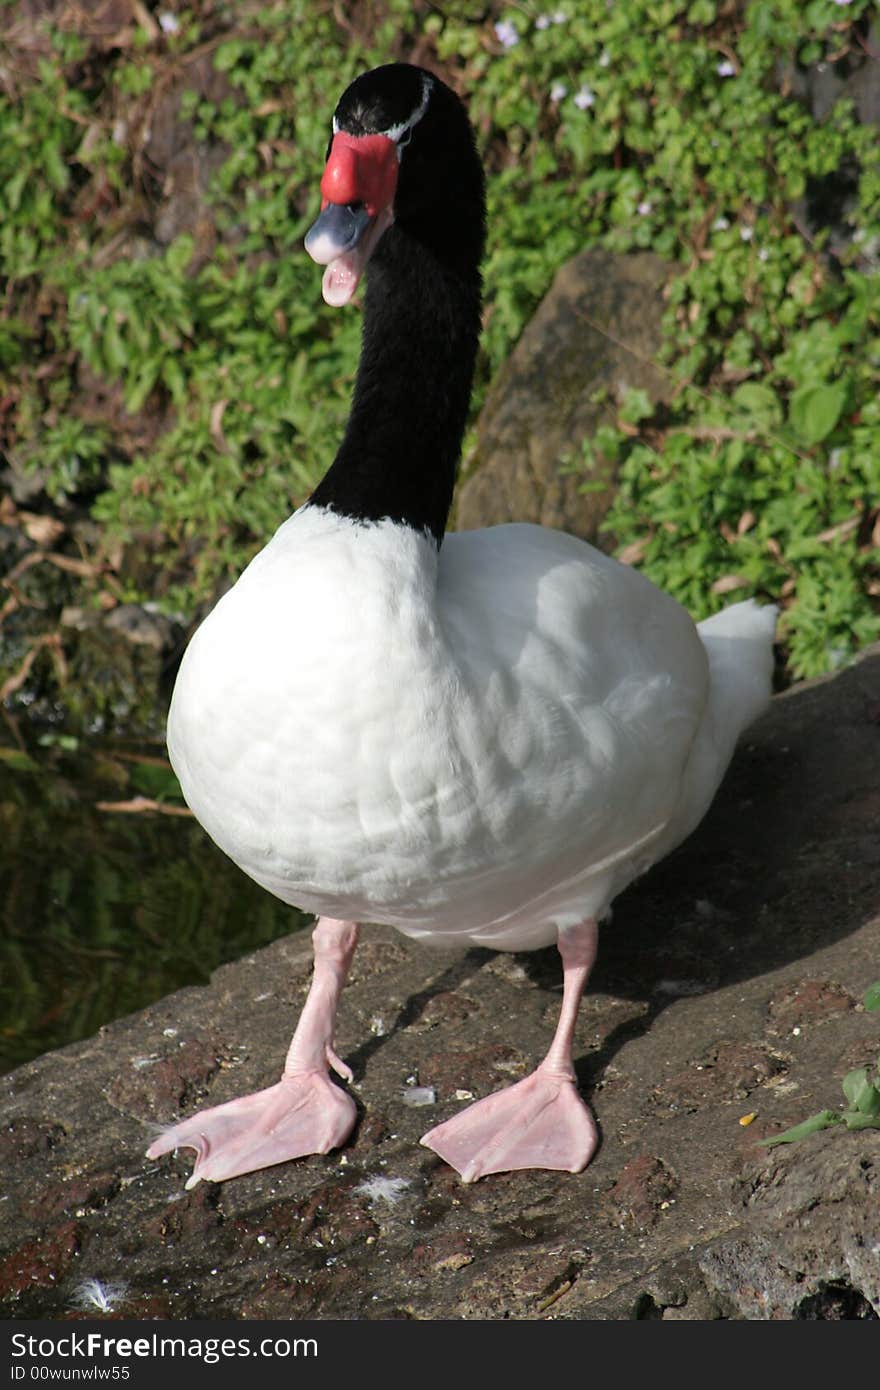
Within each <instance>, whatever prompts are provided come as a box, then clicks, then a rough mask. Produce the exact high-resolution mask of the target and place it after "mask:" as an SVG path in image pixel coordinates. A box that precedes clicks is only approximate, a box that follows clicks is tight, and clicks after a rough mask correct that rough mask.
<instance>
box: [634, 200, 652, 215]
mask: <svg viewBox="0 0 880 1390" xmlns="http://www.w3.org/2000/svg"><path fill="white" fill-rule="evenodd" d="M653 206H654V204H653V203H649V202H648V200H647V198H643V199H642V201H641V202H640V203H639V205H638V207H637V208H636V212H637V213H638V214H639V217H647V216H648V213H649V212H650V211H651V209H652V207H653Z"/></svg>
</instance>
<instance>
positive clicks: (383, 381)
mask: <svg viewBox="0 0 880 1390" xmlns="http://www.w3.org/2000/svg"><path fill="white" fill-rule="evenodd" d="M479 331H480V276H479V271H478V270H477V269H476V268H475V267H474V268H473V269H464V270H463V269H462V267H461V266H458V267H452V266H450V265H448V264H442V263H441V261H440V260H439V259H438V258H437V256H436V255H435V254H434V252H433V251H432V250H430V249H428V248H427V247H426V246H425V245H424V244H422V243H420V242H419V241H417V240H415V238H413V237H411V236H409V235H407V234H406V233H405V232H403V231H402V230H401V229H400V228H399V227H396V226H392V227H391V228H390V229H389V231H387V232H386V233H385V235H384V237H383V238H382V241H381V242H380V243H379V246H378V247H377V249H376V252H375V254H374V256H373V260H372V261H371V263H370V268H369V270H368V280H367V295H366V307H365V311H364V324H363V343H362V348H361V359H360V365H359V367H358V375H357V381H356V384H355V388H354V399H353V402H352V410H351V416H350V418H349V421H348V426H347V428H346V431H345V437H344V439H343V441H342V445H341V446H340V449H339V452H338V454H337V455H336V458H335V460H334V462H333V464H332V466H331V467H330V469H329V471H328V472H327V474H326V476H325V477H324V479H323V480H322V482H321V483H319V485H318V487H317V488H316V490H315V492H314V493H313V495H312V498H311V500H312V501H313V502H315V503H318V504H320V505H322V506H325V507H329V508H330V509H331V510H333V511H335V512H338V513H339V514H340V515H343V516H349V517H351V518H353V519H354V520H356V521H363V522H371V521H381V520H384V519H386V518H390V520H392V521H396V522H399V523H402V524H404V525H407V526H412V527H414V528H415V529H416V530H419V531H422V530H424V531H429V532H431V533H432V534H433V536H434V537H435V539H436V541H437V544H438V545H439V544H440V542H441V540H442V538H443V533H444V531H445V529H446V519H447V517H448V515H449V508H450V506H451V504H452V492H453V488H454V486H455V476H456V471H457V468H458V460H459V454H460V451H461V439H462V435H463V433H464V427H465V421H466V417H467V410H468V403H469V401H470V393H471V385H472V382H473V375H474V363H475V360H476V352H477V341H478V337H479Z"/></svg>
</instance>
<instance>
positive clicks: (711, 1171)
mask: <svg viewBox="0 0 880 1390" xmlns="http://www.w3.org/2000/svg"><path fill="white" fill-rule="evenodd" d="M878 690H880V646H878V647H875V648H873V649H872V650H871V651H870V652H869V653H866V655H865V656H864V658H863V659H862V661H861V662H860V663H859V664H857V665H856V666H854V667H852V668H850V669H848V670H846V671H844V672H842V673H840V674H839V675H836V676H834V677H832V678H828V679H825V680H822V681H819V682H815V683H812V684H810V685H806V686H802V687H799V688H796V689H794V690H792V691H790V692H788V693H787V694H785V695H782V696H779V697H777V699H776V700H775V701H774V703H773V707H772V708H771V710H770V711H769V712H768V714H767V715H766V716H765V717H764V718H763V719H762V720H761V722H760V723H759V724H758V725H757V726H756V727H755V728H754V729H753V730H752V731H751V732H750V733H749V735H748V736H747V738H746V740H745V742H744V745H743V746H742V747H741V749H740V751H739V753H738V755H737V757H736V759H735V761H734V764H733V767H732V769H731V772H730V774H729V776H728V778H727V780H726V782H725V784H724V786H723V787H722V789H721V792H720V793H719V795H718V798H717V800H716V803H715V805H714V807H713V809H712V811H711V812H710V814H709V816H708V817H707V819H706V820H705V821H704V823H703V825H702V826H701V827H700V829H699V830H698V831H697V833H696V834H695V835H694V836H693V837H692V838H691V840H690V841H689V842H688V843H687V844H686V845H685V846H683V847H682V849H681V850H679V851H678V852H677V853H676V854H675V855H673V856H672V857H671V858H670V859H668V860H667V861H665V863H664V864H662V865H659V866H657V868H656V869H654V870H653V871H652V873H651V874H649V875H648V876H647V877H646V878H645V879H644V880H643V881H642V882H641V883H640V884H638V885H636V886H635V887H634V888H632V889H631V890H630V891H629V892H628V893H627V894H625V895H624V896H623V897H622V898H621V899H620V901H619V903H618V904H617V905H616V907H615V914H614V920H613V922H612V923H611V924H610V925H608V926H607V927H606V928H605V929H604V930H603V934H602V942H601V946H600V955H599V961H598V964H597V967H596V969H595V971H594V975H593V979H592V980H591V983H590V987H589V990H588V993H587V996H586V998H585V1000H584V1003H583V1006H582V1008H581V1012H580V1017H579V1020H578V1025H577V1034H576V1044H575V1057H576V1065H577V1068H578V1072H579V1076H580V1081H581V1084H582V1086H583V1088H584V1089H585V1091H586V1093H587V1094H588V1095H590V1097H591V1099H592V1100H593V1103H594V1106H595V1109H596V1113H597V1116H598V1120H599V1124H600V1127H601V1133H602V1145H601V1148H600V1150H599V1152H598V1154H597V1156H596V1158H595V1159H594V1161H593V1163H592V1164H591V1165H590V1166H589V1168H587V1170H586V1171H585V1172H584V1173H582V1174H580V1175H578V1176H573V1175H570V1174H560V1173H542V1172H526V1173H509V1174H502V1175H495V1176H492V1177H489V1178H484V1179H483V1180H481V1181H480V1182H478V1183H475V1184H473V1185H471V1186H465V1185H464V1184H462V1183H461V1181H460V1180H459V1178H458V1176H457V1175H456V1174H455V1173H454V1172H453V1171H452V1170H451V1169H450V1168H448V1167H447V1166H446V1165H445V1164H444V1163H442V1162H441V1161H440V1160H439V1159H438V1158H437V1157H436V1156H435V1155H434V1154H432V1153H430V1152H428V1151H426V1150H425V1149H423V1148H420V1146H419V1143H418V1140H419V1136H420V1135H421V1134H422V1133H423V1132H424V1131H425V1130H426V1129H427V1128H428V1127H429V1126H430V1125H431V1124H434V1123H436V1122H437V1121H438V1120H439V1119H441V1118H445V1117H446V1116H448V1115H450V1114H453V1113H455V1112H456V1111H457V1110H458V1109H459V1107H460V1106H461V1104H462V1103H463V1102H462V1099H461V1097H460V1093H461V1092H463V1091H470V1092H472V1093H474V1094H476V1095H483V1094H486V1093H488V1092H489V1091H491V1090H494V1089H496V1088H497V1087H498V1086H500V1085H502V1084H504V1083H506V1082H509V1081H510V1080H511V1079H513V1078H515V1077H516V1076H517V1075H520V1074H521V1073H522V1072H523V1070H524V1069H525V1068H526V1067H527V1066H529V1065H530V1064H531V1061H532V1059H534V1058H536V1057H537V1056H539V1055H540V1054H541V1052H542V1051H543V1050H544V1049H545V1048H546V1045H547V1041H548V1039H549V1035H550V1030H551V1027H552V1022H553V1020H554V1018H555V1016H556V1012H557V1009H558V1006H559V999H560V993H559V966H558V962H557V959H556V953H555V951H553V950H550V951H540V952H535V953H532V954H527V955H521V956H511V955H492V954H491V953H490V952H488V951H471V952H468V953H467V954H465V955H458V956H455V957H452V958H450V957H448V956H444V955H438V954H436V953H432V952H430V951H428V950H427V949H426V948H424V947H419V946H416V945H414V944H411V943H408V942H406V941H404V940H402V939H401V938H400V937H398V936H396V935H395V934H394V933H393V932H391V931H390V930H388V929H386V928H371V929H368V930H366V931H365V933H364V938H365V939H364V942H363V944H362V946H361V948H360V949H359V951H358V954H357V956H356V957H355V965H354V970H353V978H352V980H351V983H350V986H349V987H348V988H347V990H346V992H345V995H344V996H343V1004H342V1009H341V1015H340V1022H339V1035H338V1039H337V1042H338V1047H339V1051H340V1053H341V1055H342V1056H343V1057H345V1058H346V1059H347V1060H348V1062H349V1063H350V1064H351V1065H352V1067H353V1069H354V1073H355V1082H354V1085H353V1088H352V1089H353V1093H354V1095H355V1097H356V1099H357V1101H358V1106H359V1110H360V1111H361V1118H360V1122H359V1124H358V1127H357V1129H356V1131H355V1135H354V1137H353V1140H352V1141H351V1142H349V1143H348V1144H347V1145H346V1146H345V1148H344V1149H343V1150H342V1151H340V1152H337V1153H333V1154H329V1155H327V1156H326V1157H312V1158H308V1159H303V1160H300V1161H298V1162H295V1163H287V1164H282V1165H280V1166H279V1167H277V1168H273V1169H271V1170H269V1171H265V1172H262V1173H254V1174H251V1175H249V1176H246V1177H243V1178H239V1179H235V1180H233V1181H232V1182H228V1183H225V1184H223V1185H220V1186H216V1185H214V1184H201V1185H200V1186H199V1187H197V1188H196V1189H195V1190H194V1191H192V1192H185V1191H184V1188H183V1184H184V1181H185V1177H186V1175H187V1174H188V1173H189V1171H190V1168H191V1162H190V1156H189V1155H188V1154H186V1153H181V1154H180V1155H178V1156H177V1157H171V1158H166V1159H163V1160H162V1161H160V1162H158V1163H149V1162H148V1161H147V1160H146V1159H145V1158H144V1157H143V1151H144V1149H145V1148H146V1146H147V1144H148V1142H149V1138H150V1135H151V1133H152V1132H153V1126H154V1125H155V1123H156V1122H167V1121H169V1120H173V1119H174V1118H175V1117H176V1116H177V1115H179V1114H180V1113H183V1112H191V1111H192V1110H193V1109H194V1108H196V1107H197V1106H202V1105H205V1104H214V1103H217V1102H219V1101H222V1100H225V1099H227V1098H229V1097H231V1096H233V1095H235V1094H240V1093H241V1092H242V1091H243V1090H245V1089H253V1088H254V1087H256V1086H260V1085H265V1084H267V1083H268V1082H270V1081H272V1080H274V1079H275V1077H276V1075H277V1073H278V1071H279V1070H280V1067H281V1065H282V1061H283V1057H284V1052H285V1048H286V1045H287V1040H288V1036H289V1033H290V1029H291V1024H292V1019H293V1016H294V1013H295V1011H296V1009H297V1008H298V1007H299V1006H300V1004H301V1002H302V999H303V997H304V993H305V990H306V988H307V983H308V976H309V949H308V943H307V941H306V940H305V938H304V937H302V936H292V937H289V938H287V939H285V940H282V941H277V942H276V943H275V944H274V945H272V946H270V947H268V948H267V949H265V950H263V951H260V952H257V953H256V954H254V955H251V956H248V957H246V958H245V959H244V960H242V961H240V962H239V963H237V964H234V965H228V966H224V967H222V968H221V969H220V970H218V971H217V972H216V974H215V975H214V977H213V980H212V983H211V984H210V985H209V986H205V987H201V988H192V989H186V990H182V991H181V992H179V993H178V994H175V995H173V996H171V997H170V998H167V999H164V1000H161V1001H160V1002H159V1003H156V1004H154V1005H152V1006H151V1007H150V1008H148V1009H146V1010H145V1011H144V1012H143V1013H140V1014H136V1015H132V1016H131V1017H129V1018H126V1019H122V1020H120V1021H118V1022H116V1023H114V1024H112V1025H110V1026H109V1027H107V1028H105V1029H104V1030H102V1032H101V1033H100V1034H99V1035H98V1036H97V1037H95V1038H92V1039H91V1040H90V1041H88V1042H85V1043H79V1044H76V1045H74V1046H71V1047H67V1048H64V1049H63V1050H61V1051H59V1052H56V1053H50V1054H48V1055H46V1056H44V1057H42V1058H39V1059H38V1060H36V1061H34V1062H31V1063H29V1064H27V1065H26V1066H23V1067H20V1068H19V1069H18V1070H17V1071H14V1072H12V1073H11V1074H9V1075H8V1076H6V1077H5V1078H3V1084H2V1088H0V1164H2V1178H0V1197H2V1198H4V1199H5V1200H4V1201H3V1204H2V1208H0V1210H2V1213H3V1215H2V1222H0V1317H6V1318H14V1319H23V1318H33V1317H42V1318H51V1319H61V1318H66V1317H72V1316H81V1315H82V1314H81V1312H77V1311H75V1309H74V1307H73V1305H74V1303H76V1302H79V1303H80V1304H81V1305H82V1304H85V1305H86V1306H88V1307H89V1310H90V1312H91V1314H92V1316H106V1315H107V1310H106V1309H105V1311H104V1312H102V1311H101V1308H100V1307H99V1306H98V1304H99V1303H100V1301H101V1299H102V1298H103V1299H104V1301H105V1302H109V1304H110V1311H111V1312H112V1314H113V1315H114V1316H117V1317H118V1316H127V1317H140V1318H168V1317H179V1318H217V1317H232V1318H293V1319H297V1318H328V1317H330V1318H334V1317H335V1318H339V1317H341V1318H387V1317H415V1318H481V1319H502V1318H511V1317H512V1318H549V1317H552V1318H563V1319H620V1318H637V1317H642V1318H645V1317H657V1318H660V1317H663V1318H669V1319H676V1318H685V1319H688V1318H709V1317H733V1318H749V1319H756V1318H783V1319H799V1318H810V1319H812V1318H817V1317H818V1318H840V1317H843V1318H847V1319H850V1318H852V1319H855V1318H862V1317H874V1316H877V1315H878V1314H880V1284H878V1268H880V1266H878V1258H877V1218H876V1213H877V1203H878V1198H880V1131H877V1130H862V1131H852V1132H851V1131H847V1130H844V1129H843V1128H842V1127H839V1128H835V1129H833V1130H829V1131H826V1132H824V1133H820V1134H816V1135H813V1136H812V1137H810V1138H808V1139H805V1140H803V1141H802V1142H801V1143H799V1144H796V1145H792V1146H790V1147H780V1148H774V1149H771V1150H766V1149H763V1148H761V1147H760V1146H759V1145H758V1143H757V1142H756V1141H757V1140H758V1139H760V1138H761V1137H765V1136H767V1135H770V1134H772V1133H775V1132H777V1131H778V1130H779V1129H781V1128H784V1127H787V1126H789V1125H791V1124H794V1123H796V1122H798V1121H800V1120H802V1119H804V1118H805V1117H806V1116H808V1115H810V1114H813V1113H814V1112H816V1111H818V1110H822V1109H825V1108H835V1107H837V1106H839V1105H840V1104H841V1102H842V1099H843V1097H842V1094H841V1089H840V1082H841V1079H842V1077H843V1076H844V1075H845V1074H846V1072H847V1071H849V1070H851V1069H852V1068H854V1067H857V1066H862V1065H870V1066H872V1067H873V1065H874V1063H875V1061H876V1057H877V1050H878V1044H877V1032H878V1029H877V1022H878V1016H877V1015H876V1014H870V1013H866V1012H865V1011H864V1009H863V1008H862V1006H861V1003H860V999H861V996H862V994H863V991H864V989H865V987H866V986H867V985H868V984H869V983H871V982H872V981H873V980H874V979H876V977H877V975H878V973H880V972H878V960H880V917H878V916H877V908H878V884H880V851H878V841H877V817H878V812H880V792H878V786H880V776H878V773H880V706H878ZM416 1085H418V1086H420V1087H423V1088H426V1089H428V1088H433V1091H434V1094H435V1101H434V1103H433V1104H428V1105H419V1106H413V1105H412V1104H410V1105H407V1104H406V1103H405V1099H404V1093H405V1092H406V1093H407V1098H408V1099H409V1100H410V1101H413V1100H416V1099H421V1100H425V1099H430V1095H429V1096H427V1097H426V1096H424V1095H419V1094H418V1093H416V1094H415V1095H413V1089H414V1088H415V1087H416ZM755 1113H756V1118H755V1119H754V1122H753V1123H750V1124H748V1125H743V1124H742V1123H741V1121H742V1120H743V1119H744V1118H746V1117H747V1116H749V1115H752V1114H755ZM389 1180H391V1181H389ZM95 1279H97V1280H100V1281H103V1287H104V1294H102V1293H100V1292H99V1291H98V1290H97V1289H96V1288H95V1286H94V1285H90V1284H88V1283H86V1282H85V1281H87V1280H95ZM108 1286H109V1287H110V1293H111V1297H110V1298H109V1299H107V1298H106V1293H107V1288H108ZM112 1286H118V1287H116V1288H115V1289H114V1288H113V1287H112ZM89 1300H91V1302H89Z"/></svg>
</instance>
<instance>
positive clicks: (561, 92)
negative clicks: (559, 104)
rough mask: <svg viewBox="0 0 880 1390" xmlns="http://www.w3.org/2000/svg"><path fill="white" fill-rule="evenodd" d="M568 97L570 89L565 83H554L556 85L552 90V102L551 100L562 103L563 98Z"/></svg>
mask: <svg viewBox="0 0 880 1390" xmlns="http://www.w3.org/2000/svg"><path fill="white" fill-rule="evenodd" d="M567 96H568V88H567V87H566V85H565V83H564V82H554V83H553V86H552V87H551V88H550V100H551V101H562V98H563V97H567Z"/></svg>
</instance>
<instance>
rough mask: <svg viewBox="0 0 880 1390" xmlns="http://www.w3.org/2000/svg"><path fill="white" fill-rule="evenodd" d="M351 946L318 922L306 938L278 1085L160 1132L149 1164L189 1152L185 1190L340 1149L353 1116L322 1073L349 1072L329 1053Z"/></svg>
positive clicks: (348, 938) (337, 928)
mask: <svg viewBox="0 0 880 1390" xmlns="http://www.w3.org/2000/svg"><path fill="white" fill-rule="evenodd" d="M357 938H358V927H357V923H356V922H337V921H334V920H333V919H332V918H330V917H319V919H318V921H317V924H316V926H315V930H314V932H313V934H312V942H313V944H314V948H315V973H314V975H313V977H312V983H311V987H310V989H309V993H308V997H307V999H306V1002H305V1005H304V1006H303V1011H302V1013H301V1015H300V1019H299V1023H298V1024H297V1026H296V1032H295V1033H294V1035H293V1040H292V1042H291V1044H290V1048H289V1050H288V1053H287V1060H286V1061H285V1064H284V1073H283V1075H282V1077H281V1080H280V1081H279V1082H277V1083H276V1084H275V1085H274V1086H269V1087H267V1089H266V1090H264V1091H257V1092H254V1093H253V1094H252V1095H248V1096H242V1097H241V1099H240V1100H231V1101H228V1102H227V1103H226V1104H225V1105H216V1106H214V1107H213V1108H212V1109H210V1110H202V1111H201V1112H200V1113H199V1114H198V1115H194V1116H193V1117H192V1119H189V1120H184V1121H182V1123H181V1124H179V1125H174V1126H173V1127H172V1128H170V1129H166V1130H165V1132H164V1133H163V1134H161V1135H160V1136H159V1138H158V1139H157V1140H156V1141H155V1143H153V1144H151V1145H150V1147H149V1149H148V1150H147V1157H148V1158H159V1156H160V1155H161V1154H166V1153H169V1152H170V1151H171V1150H172V1149H178V1148H191V1149H195V1150H196V1162H195V1167H194V1168H193V1171H192V1176H191V1177H190V1179H189V1181H188V1182H187V1184H186V1185H187V1187H188V1188H189V1187H195V1185H196V1183H197V1182H199V1181H200V1180H201V1179H202V1178H206V1179H208V1180H209V1181H211V1182H222V1181H223V1180H224V1179H225V1178H234V1177H237V1176H238V1175H239V1174H241V1173H251V1172H255V1171H256V1170H257V1169H258V1168H270V1167H271V1166H272V1164H274V1163H284V1162H285V1161H286V1160H287V1159H289V1158H301V1157H302V1156H303V1155H304V1154H312V1153H327V1152H329V1150H330V1149H334V1148H336V1147H337V1145H339V1144H342V1143H344V1141H345V1140H346V1139H347V1138H348V1136H349V1134H350V1133H351V1131H352V1129H353V1128H354V1122H355V1118H356V1115H357V1111H356V1109H355V1104H354V1101H353V1100H352V1098H351V1096H350V1095H348V1094H347V1093H346V1092H345V1091H343V1090H341V1089H340V1087H339V1086H336V1085H334V1083H333V1082H332V1081H331V1080H330V1075H329V1071H328V1067H332V1068H333V1070H334V1071H335V1072H337V1073H338V1075H339V1076H341V1077H343V1078H344V1079H345V1080H346V1081H350V1080H351V1076H352V1074H351V1070H350V1068H349V1067H347V1066H346V1064H345V1063H344V1062H342V1061H340V1059H339V1057H338V1056H337V1055H336V1052H335V1051H334V1047H333V1033H334V1029H335V1026H336V1009H337V1006H338V1004H339V996H340V994H341V993H342V987H343V985H344V984H345V979H346V976H347V974H348V971H349V968H350V966H351V961H352V957H353V956H354V952H355V947H356V946H357Z"/></svg>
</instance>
